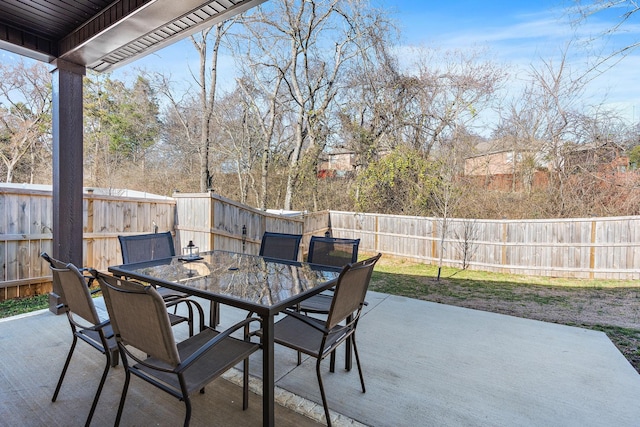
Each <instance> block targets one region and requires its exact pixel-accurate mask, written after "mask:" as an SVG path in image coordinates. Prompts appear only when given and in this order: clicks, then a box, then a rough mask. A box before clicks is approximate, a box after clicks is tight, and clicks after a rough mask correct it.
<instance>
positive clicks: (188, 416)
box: [184, 395, 191, 427]
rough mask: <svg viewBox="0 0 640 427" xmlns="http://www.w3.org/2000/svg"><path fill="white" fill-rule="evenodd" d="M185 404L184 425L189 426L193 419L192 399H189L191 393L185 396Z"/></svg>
mask: <svg viewBox="0 0 640 427" xmlns="http://www.w3.org/2000/svg"><path fill="white" fill-rule="evenodd" d="M184 406H185V407H186V410H187V412H186V414H185V415H184V427H188V426H189V421H190V420H191V399H189V395H185V396H184Z"/></svg>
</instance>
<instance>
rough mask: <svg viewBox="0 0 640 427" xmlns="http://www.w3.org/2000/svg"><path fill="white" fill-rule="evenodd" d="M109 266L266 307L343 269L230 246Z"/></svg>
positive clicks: (332, 278)
mask: <svg viewBox="0 0 640 427" xmlns="http://www.w3.org/2000/svg"><path fill="white" fill-rule="evenodd" d="M109 270H110V271H112V272H113V273H117V274H125V275H127V276H131V277H135V278H139V279H142V280H148V281H150V282H152V283H156V284H159V285H165V286H169V287H174V288H175V286H176V285H177V286H178V287H184V288H188V290H189V291H190V292H191V293H193V294H195V295H200V296H204V297H205V298H207V297H209V296H211V297H212V298H210V299H212V300H220V298H225V297H226V298H232V299H237V300H240V301H243V302H246V303H249V304H251V305H256V304H257V305H260V306H263V307H272V306H277V305H280V304H284V303H289V302H291V300H292V299H296V297H297V296H301V295H302V294H304V293H305V292H306V291H309V290H311V289H313V288H316V287H318V286H323V285H324V287H326V285H327V284H328V283H330V282H333V281H335V280H336V279H337V277H338V275H339V273H340V269H336V268H332V267H327V266H319V265H314V264H308V263H292V262H288V261H283V260H276V259H271V258H263V257H260V256H256V255H247V254H240V253H234V252H225V251H211V252H204V253H200V254H199V257H198V259H194V260H189V259H185V258H183V257H174V258H167V259H163V260H156V261H150V262H144V263H137V264H125V265H121V266H118V267H110V268H109Z"/></svg>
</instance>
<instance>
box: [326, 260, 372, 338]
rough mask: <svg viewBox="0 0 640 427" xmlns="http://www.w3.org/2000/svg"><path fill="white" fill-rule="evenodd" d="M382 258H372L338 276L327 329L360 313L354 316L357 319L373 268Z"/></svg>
mask: <svg viewBox="0 0 640 427" xmlns="http://www.w3.org/2000/svg"><path fill="white" fill-rule="evenodd" d="M381 256H382V254H378V255H376V256H374V257H372V258H369V259H366V260H364V261H360V262H358V263H355V264H349V265H347V266H346V267H344V269H343V270H342V272H341V273H340V276H338V283H337V284H336V288H335V292H334V294H333V299H332V301H331V308H330V310H329V314H328V316H327V323H326V327H327V329H331V328H333V327H334V326H336V325H338V324H339V323H340V322H342V321H343V320H345V319H346V318H347V317H348V316H351V315H353V313H355V312H358V314H356V315H355V316H354V318H356V319H357V317H358V316H359V312H360V310H361V309H362V306H363V305H364V298H365V295H366V293H367V289H368V288H369V282H370V281H371V273H372V272H373V267H375V265H376V262H378V260H379V259H380V257H381Z"/></svg>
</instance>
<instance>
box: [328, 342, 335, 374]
mask: <svg viewBox="0 0 640 427" xmlns="http://www.w3.org/2000/svg"><path fill="white" fill-rule="evenodd" d="M335 371H336V350H335V348H334V349H333V351H332V352H331V357H330V358H329V372H331V373H333V372H335Z"/></svg>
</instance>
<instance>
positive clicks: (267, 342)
mask: <svg viewBox="0 0 640 427" xmlns="http://www.w3.org/2000/svg"><path fill="white" fill-rule="evenodd" d="M212 252H215V251H212ZM205 254H206V253H205ZM249 256H251V255H249ZM253 256H255V257H258V258H260V257H259V256H257V255H253ZM174 258H179V257H174ZM265 260H268V261H269V262H276V263H280V264H287V265H293V266H297V265H299V266H302V265H303V264H304V263H299V262H290V261H284V260H277V259H271V258H265ZM166 261H167V260H154V261H148V262H142V263H136V264H125V265H119V266H111V267H109V272H110V273H112V274H114V275H116V276H120V277H128V278H133V279H137V280H141V281H144V282H147V283H150V284H152V285H154V286H162V287H166V288H169V289H173V290H176V291H180V292H184V293H187V294H189V295H193V296H197V297H200V298H204V299H207V300H209V301H211V303H212V305H213V303H220V304H225V305H229V306H232V307H236V308H240V309H243V310H247V311H250V312H254V313H256V314H257V315H258V316H260V317H261V319H262V338H261V343H262V353H263V356H262V420H263V425H264V426H269V427H272V426H274V425H275V412H274V411H275V370H274V341H273V334H274V318H275V316H276V315H277V314H278V313H280V312H282V311H283V310H284V309H285V308H287V307H291V306H294V305H296V304H298V303H300V302H301V301H303V300H305V299H306V298H309V297H311V296H313V295H315V294H318V293H320V292H322V291H324V290H327V289H329V288H332V287H333V286H335V283H336V279H337V275H336V279H334V280H329V281H327V282H324V283H320V284H318V285H317V286H315V287H313V288H311V289H308V290H306V291H304V292H302V293H299V294H297V295H296V296H295V297H291V298H289V299H286V300H284V301H281V302H279V303H277V304H275V305H271V306H267V305H264V304H261V303H251V302H248V301H243V300H240V299H237V298H233V297H230V296H228V295H224V294H218V293H213V292H208V291H204V290H201V289H196V288H193V287H190V286H187V285H184V284H180V283H176V282H172V281H169V280H164V279H162V278H160V277H152V276H147V275H144V274H139V273H136V271H135V268H136V267H138V268H139V267H143V266H151V265H155V264H158V263H160V262H166ZM314 267H315V268H316V269H318V268H319V266H318V265H314ZM321 270H322V271H333V272H338V271H340V269H336V268H332V267H323V268H322V269H321Z"/></svg>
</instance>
